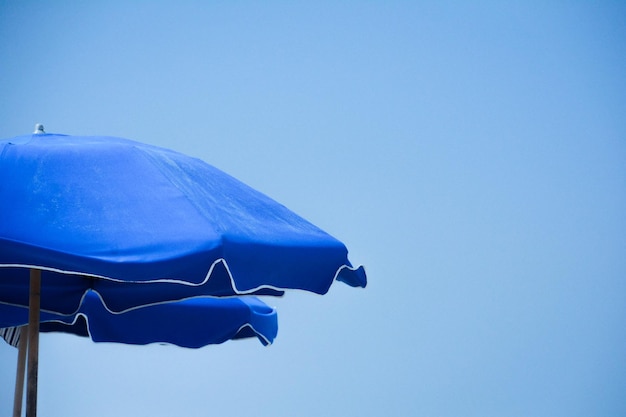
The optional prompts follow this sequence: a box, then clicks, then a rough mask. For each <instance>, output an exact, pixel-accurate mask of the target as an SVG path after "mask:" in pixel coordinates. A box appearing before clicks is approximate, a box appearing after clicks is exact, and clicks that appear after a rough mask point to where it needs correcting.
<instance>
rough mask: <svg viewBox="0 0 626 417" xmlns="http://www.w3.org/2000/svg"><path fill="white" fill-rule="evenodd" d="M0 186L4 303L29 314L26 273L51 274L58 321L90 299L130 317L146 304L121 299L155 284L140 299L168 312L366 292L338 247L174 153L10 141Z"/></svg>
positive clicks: (117, 145)
mask: <svg viewBox="0 0 626 417" xmlns="http://www.w3.org/2000/svg"><path fill="white" fill-rule="evenodd" d="M0 178H2V179H3V180H2V182H1V183H0V213H2V218H1V219H2V220H0V267H3V268H0V294H1V297H2V298H1V299H0V301H4V302H12V303H17V304H25V302H26V298H25V293H24V292H23V291H20V290H19V286H20V285H19V283H20V282H24V278H26V275H27V274H28V271H27V269H28V268H37V269H40V270H42V271H44V272H43V281H42V285H43V287H42V308H47V309H49V310H54V311H59V312H66V311H68V310H73V309H74V308H75V307H76V305H77V302H78V300H79V299H80V297H81V296H82V291H81V289H82V288H92V289H94V290H96V291H97V292H99V293H100V294H101V295H102V296H103V298H104V299H105V301H106V303H107V305H108V306H109V307H110V308H111V309H113V310H123V309H126V308H128V307H131V306H132V305H135V304H136V300H137V296H138V294H132V295H129V296H128V297H120V287H121V288H122V290H121V291H123V292H124V294H128V288H126V285H125V284H126V283H128V282H134V283H148V282H150V283H152V284H151V285H146V286H141V287H136V292H137V293H140V295H139V296H140V297H143V298H144V300H142V301H164V300H165V299H167V298H171V295H170V294H171V293H172V291H175V292H176V294H175V296H176V298H185V296H191V295H198V294H201V295H217V296H223V295H238V294H251V293H263V292H265V293H277V294H279V293H281V292H282V291H283V290H284V289H290V288H294V289H302V290H307V291H313V292H316V293H319V294H323V293H326V292H327V291H328V289H329V287H330V285H331V283H332V282H333V280H335V279H338V280H340V281H344V282H346V283H348V284H349V285H353V286H365V282H366V279H365V274H364V272H363V270H362V269H353V268H352V266H351V264H350V262H349V261H348V258H347V253H348V251H347V249H346V247H345V246H344V245H343V244H342V243H341V242H340V241H338V240H337V239H335V238H333V237H332V236H330V235H328V234H327V233H325V232H324V231H322V230H321V229H319V228H318V227H316V226H314V225H313V224H311V223H309V222H308V221H306V220H304V219H303V218H301V217H299V216H298V215H296V214H294V213H293V212H291V211H289V210H288V209H287V208H285V207H284V206H283V205H281V204H279V203H277V202H275V201H274V200H272V199H270V198H269V197H267V196H265V195H263V194H261V193H260V192H258V191H255V190H254V189H252V188H250V187H248V186H247V185H245V184H243V183H241V182H240V181H238V180H236V179H235V178H233V177H231V176H229V175H228V174H225V173H224V172H222V171H220V170H218V169H216V168H214V167H213V166H211V165H209V164H207V163H205V162H203V161H201V160H199V159H196V158H191V157H189V156H185V155H182V154H180V153H177V152H173V151H170V150H167V149H163V148H158V147H154V146H150V145H146V144H142V143H139V142H134V141H130V140H126V139H119V138H111V137H80V136H65V135H57V134H32V135H27V136H21V137H16V138H12V139H6V140H1V141H0ZM20 270H21V272H20ZM20 274H23V276H20ZM173 284H184V285H182V286H181V285H173ZM9 287H10V288H9ZM176 287H178V288H177V289H176V290H172V288H176ZM15 288H18V290H17V291H15V290H13V289H15ZM69 290H71V291H69ZM48 292H49V293H51V294H52V293H54V294H55V295H57V297H54V298H53V297H46V296H45V295H46V293H48ZM108 293H112V294H114V295H115V296H112V297H109V296H108ZM162 293H166V295H164V294H162ZM59 294H63V297H58V295H59ZM20 297H21V298H20ZM151 297H152V300H150V298H151ZM126 300H128V301H126ZM114 303H117V304H116V305H114Z"/></svg>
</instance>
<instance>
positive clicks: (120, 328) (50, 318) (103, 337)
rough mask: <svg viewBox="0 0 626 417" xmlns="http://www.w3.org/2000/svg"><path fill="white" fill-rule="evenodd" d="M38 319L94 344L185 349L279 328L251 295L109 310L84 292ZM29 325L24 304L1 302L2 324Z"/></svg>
mask: <svg viewBox="0 0 626 417" xmlns="http://www.w3.org/2000/svg"><path fill="white" fill-rule="evenodd" d="M40 322H41V324H40V331H42V332H63V333H72V334H75V335H79V336H85V337H90V338H91V340H93V341H94V342H117V343H125V344H134V345H146V344H150V343H167V344H173V345H176V346H181V347H187V348H200V347H203V346H206V345H211V344H219V343H223V342H226V341H227V340H231V339H241V338H247V337H257V338H258V339H259V341H260V342H261V343H263V344H264V345H267V344H270V343H272V342H273V341H274V339H275V337H276V334H277V332H278V321H277V315H276V311H275V310H274V309H273V308H271V307H269V306H268V305H267V304H265V303H263V302H262V301H261V300H259V299H258V298H256V297H251V296H246V297H237V298H219V299H216V298H193V299H189V300H183V301H177V302H167V303H160V304H154V305H149V306H143V307H137V308H133V309H130V310H128V311H125V312H123V313H113V312H111V311H109V310H107V309H106V307H105V305H104V304H103V303H102V300H101V298H100V297H99V295H98V294H97V293H95V292H94V291H88V292H87V293H86V294H85V297H84V299H83V301H82V302H81V305H80V308H79V309H78V310H77V311H76V312H74V313H72V314H68V315H62V314H58V313H54V312H48V311H41V319H40ZM27 324H28V308H26V307H22V306H15V305H8V304H0V328H9V327H18V326H24V325H27Z"/></svg>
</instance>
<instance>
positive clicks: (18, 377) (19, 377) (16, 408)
mask: <svg viewBox="0 0 626 417" xmlns="http://www.w3.org/2000/svg"><path fill="white" fill-rule="evenodd" d="M26 346H28V325H26V326H22V327H21V328H20V341H19V343H18V345H17V372H16V374H15V396H14V397H13V417H20V416H21V415H22V398H23V396H24V372H25V371H26V370H25V368H26Z"/></svg>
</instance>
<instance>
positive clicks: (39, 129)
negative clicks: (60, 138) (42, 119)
mask: <svg viewBox="0 0 626 417" xmlns="http://www.w3.org/2000/svg"><path fill="white" fill-rule="evenodd" d="M33 133H35V134H41V133H46V132H45V131H44V130H43V125H42V124H41V123H37V124H36V125H35V131H34V132H33Z"/></svg>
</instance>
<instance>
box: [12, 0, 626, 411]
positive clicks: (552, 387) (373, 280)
mask: <svg viewBox="0 0 626 417" xmlns="http://www.w3.org/2000/svg"><path fill="white" fill-rule="evenodd" d="M126 3H129V2H115V1H112V2H103V3H101V4H96V2H85V3H79V2H68V1H59V2H48V3H46V4H41V2H34V1H24V2H11V1H6V0H0V91H1V95H0V97H1V98H0V137H2V138H7V137H12V136H17V135H21V134H25V133H29V132H31V131H32V129H33V126H34V124H35V123H38V122H41V123H44V125H45V126H46V129H47V131H49V132H55V133H66V134H80V135H112V136H121V137H126V138H130V139H134V140H139V141H142V142H148V143H151V144H155V145H159V146H164V147H168V148H171V149H175V150H177V151H180V152H184V153H187V154H190V155H193V156H196V157H199V158H201V159H203V160H205V161H207V162H209V163H211V164H213V165H215V166H217V167H218V168H220V169H222V170H224V171H226V172H228V173H230V174H232V175H234V176H236V177H237V178H239V179H241V180H243V181H244V182H246V183H248V184H249V185H251V186H253V187H255V188H257V189H259V190H260V191H262V192H264V193H266V194H268V195H270V196H271V197H273V198H274V199H276V200H278V201H280V202H281V203H283V204H285V205H286V206H287V207H289V208H291V209H292V210H293V211H295V212H296V213H298V214H300V215H302V216H303V217H305V218H307V219H308V220H310V221H312V222H313V223H315V224H316V225H318V226H320V227H322V228H323V229H324V230H326V231H328V232H329V233H331V234H332V235H334V236H336V237H337V238H339V239H340V240H342V241H343V242H344V243H346V245H347V246H348V248H349V249H350V257H351V259H352V261H353V262H354V263H357V264H359V263H363V264H365V266H366V268H367V271H368V274H369V286H368V288H366V289H365V290H357V289H353V288H348V287H346V286H345V285H343V284H341V283H337V284H336V285H334V286H333V288H331V291H330V293H329V294H328V295H325V296H323V297H320V296H314V295H310V294H303V293H290V294H287V296H286V297H284V298H283V299H276V300H274V299H269V300H266V301H268V302H269V303H270V304H272V305H275V306H276V307H277V308H278V313H279V323H280V329H279V334H278V338H277V340H276V342H275V344H274V345H273V346H271V347H269V348H264V347H262V346H261V345H260V344H258V343H257V342H255V341H238V342H229V343H225V344H223V345H220V346H212V347H207V348H204V349H200V350H186V349H180V348H175V347H170V346H148V347H133V346H120V345H111V344H103V345H98V344H93V343H91V342H89V341H85V340H81V339H78V338H73V337H68V336H60V335H44V336H43V337H42V340H41V360H40V388H39V392H40V395H39V409H40V414H41V415H48V416H56V415H63V416H66V417H72V416H84V415H90V416H94V417H98V416H110V415H134V416H138V417H141V416H151V417H160V416H163V417H165V416H168V417H169V416H171V415H186V416H189V417H192V416H205V415H229V416H249V415H255V416H295V415H298V416H320V415H326V416H360V417H362V416H382V415H394V416H551V417H555V416H568V417H569V416H590V415H604V416H611V415H614V416H615V415H624V414H626V400H624V395H623V391H624V386H626V353H625V352H626V303H625V302H624V301H625V298H624V297H625V294H626V256H624V254H625V253H626V216H624V213H625V212H626V117H624V115H626V78H625V77H624V74H626V42H625V41H626V25H625V24H624V22H625V21H626V6H624V4H622V3H621V2H617V1H615V2H612V1H603V2H594V3H590V2H577V1H571V2H565V1H553V2H532V1H531V2H480V3H479V4H470V2H456V1H450V2H404V1H391V2H374V1H364V2H350V1H346V2H246V1H238V2H217V1H216V2H213V1H207V2H199V1H198V2H191V1H182V2H146V1H138V2H132V4H126ZM3 180H10V179H3ZM15 361H16V351H15V350H14V349H13V348H10V347H9V346H6V345H4V346H0V364H1V369H2V372H0V387H3V388H2V389H1V390H0V414H2V415H8V414H9V412H10V411H9V410H10V409H11V402H12V398H13V392H12V383H13V382H12V381H13V378H14V366H15Z"/></svg>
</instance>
